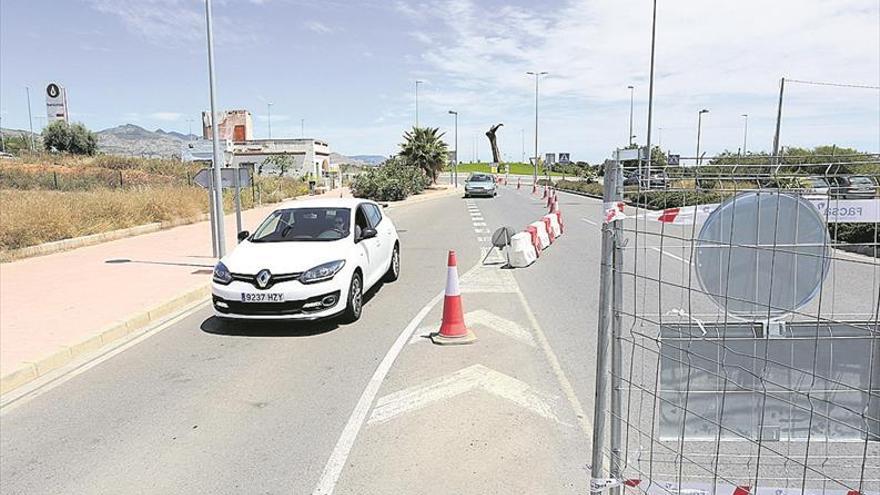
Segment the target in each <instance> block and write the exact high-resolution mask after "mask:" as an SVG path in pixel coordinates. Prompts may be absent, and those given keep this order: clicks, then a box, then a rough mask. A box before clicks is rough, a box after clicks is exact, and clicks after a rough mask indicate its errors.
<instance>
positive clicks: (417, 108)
mask: <svg viewBox="0 0 880 495" xmlns="http://www.w3.org/2000/svg"><path fill="white" fill-rule="evenodd" d="M423 82H424V81H420V80H418V79H416V127H418V126H419V84H422V83H423Z"/></svg>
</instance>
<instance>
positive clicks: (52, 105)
mask: <svg viewBox="0 0 880 495" xmlns="http://www.w3.org/2000/svg"><path fill="white" fill-rule="evenodd" d="M46 118H47V121H46V122H47V123H48V124H51V123H52V122H55V121H56V120H63V121H65V122H68V120H69V119H68V115H67V90H66V89H64V86H62V85H60V84H58V83H49V85H48V86H46Z"/></svg>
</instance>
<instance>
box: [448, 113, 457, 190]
mask: <svg viewBox="0 0 880 495" xmlns="http://www.w3.org/2000/svg"><path fill="white" fill-rule="evenodd" d="M449 114H450V115H455V163H453V165H452V177H453V180H454V182H455V187H458V112H456V111H454V110H450V111H449Z"/></svg>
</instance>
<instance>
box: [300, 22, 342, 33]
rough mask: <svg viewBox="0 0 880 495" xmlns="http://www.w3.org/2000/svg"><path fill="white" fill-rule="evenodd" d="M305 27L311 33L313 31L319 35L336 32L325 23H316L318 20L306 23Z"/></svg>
mask: <svg viewBox="0 0 880 495" xmlns="http://www.w3.org/2000/svg"><path fill="white" fill-rule="evenodd" d="M303 25H304V26H305V28H306V29H308V30H309V31H312V32H313V33H318V34H330V33H332V32H333V31H335V30H334V29H333V28H331V27H330V26H328V25H326V24H324V23H323V22H320V21H316V20H310V21H306V22H305V23H304V24H303Z"/></svg>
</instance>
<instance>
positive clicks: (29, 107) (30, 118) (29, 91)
mask: <svg viewBox="0 0 880 495" xmlns="http://www.w3.org/2000/svg"><path fill="white" fill-rule="evenodd" d="M24 90H25V92H26V93H27V104H28V125H29V126H30V129H31V136H30V137H31V153H33V152H34V148H35V147H36V146H35V145H34V118H33V117H32V116H31V88H29V87H27V86H25V87H24Z"/></svg>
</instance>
